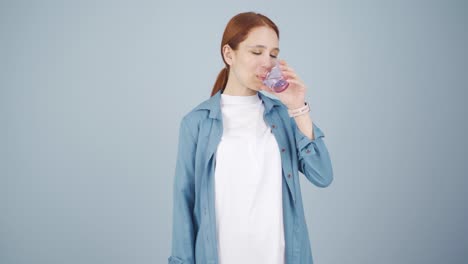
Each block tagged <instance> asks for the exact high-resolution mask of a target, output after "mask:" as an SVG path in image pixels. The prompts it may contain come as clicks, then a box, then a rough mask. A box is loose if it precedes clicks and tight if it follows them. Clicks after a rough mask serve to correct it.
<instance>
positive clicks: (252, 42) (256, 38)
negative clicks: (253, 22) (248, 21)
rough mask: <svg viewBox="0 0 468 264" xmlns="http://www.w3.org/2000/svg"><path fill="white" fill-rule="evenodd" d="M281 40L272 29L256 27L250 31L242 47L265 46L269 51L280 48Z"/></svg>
mask: <svg viewBox="0 0 468 264" xmlns="http://www.w3.org/2000/svg"><path fill="white" fill-rule="evenodd" d="M278 44H279V40H278V36H277V35H276V32H275V31H274V30H273V29H271V28H270V27H256V28H253V29H252V30H250V32H249V34H248V35H247V38H246V39H245V40H244V41H243V42H242V43H240V45H241V46H244V47H249V46H265V47H266V48H267V49H273V48H278Z"/></svg>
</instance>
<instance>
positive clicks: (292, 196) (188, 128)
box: [169, 91, 333, 264]
mask: <svg viewBox="0 0 468 264" xmlns="http://www.w3.org/2000/svg"><path fill="white" fill-rule="evenodd" d="M258 95H259V97H260V98H261V100H262V101H263V104H264V106H265V112H264V120H265V122H266V124H267V125H268V126H269V127H270V128H271V131H272V133H273V135H274V136H275V138H276V141H277V142H278V146H279V149H278V151H279V152H280V154H281V164H282V175H283V180H282V182H283V184H282V186H283V187H282V193H283V195H282V197H283V223H284V237H285V258H286V263H287V264H310V263H312V253H311V248H310V242H309V236H308V231H307V224H306V221H305V217H304V208H303V204H302V196H301V190H300V185H299V172H301V173H302V174H303V175H305V177H306V178H307V179H308V180H309V181H310V182H312V183H313V184H315V185H316V186H318V187H327V186H328V185H330V183H331V182H332V180H333V171H332V165H331V161H330V157H329V154H328V150H327V147H326V146H325V143H324V141H323V137H324V135H323V133H322V131H321V130H320V129H319V128H318V127H317V126H316V125H315V124H314V125H313V130H314V136H315V138H314V140H310V139H309V138H308V137H306V136H305V135H304V134H303V133H302V132H301V131H300V130H299V129H298V127H297V125H296V122H295V120H294V118H292V117H289V115H288V112H287V108H286V107H285V106H284V105H283V104H282V103H281V102H280V101H279V100H275V99H272V98H270V97H268V96H266V95H264V94H262V93H258ZM220 99H221V91H219V92H218V93H216V94H215V95H213V96H212V97H211V98H209V99H208V100H206V101H204V102H203V103H201V104H200V105H198V106H197V107H195V108H194V109H193V110H192V111H190V112H189V113H188V114H187V115H186V116H184V118H183V119H182V122H181V124H180V131H179V146H178V154H177V163H176V169H175V178H174V190H173V192H174V197H173V203H174V204H173V231H172V254H171V256H170V257H169V264H182V263H183V264H189V263H190V264H194V263H197V264H218V253H217V241H216V216H215V197H214V181H215V179H214V171H215V166H216V149H217V147H218V144H219V142H220V140H221V136H222V134H223V126H222V124H223V123H222V112H221V105H220Z"/></svg>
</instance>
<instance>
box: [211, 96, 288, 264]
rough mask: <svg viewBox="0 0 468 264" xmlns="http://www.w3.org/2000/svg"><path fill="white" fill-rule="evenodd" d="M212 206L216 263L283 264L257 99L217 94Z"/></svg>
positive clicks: (267, 134)
mask: <svg viewBox="0 0 468 264" xmlns="http://www.w3.org/2000/svg"><path fill="white" fill-rule="evenodd" d="M221 111H222V114H223V136H222V138H221V142H220V144H219V145H218V149H217V152H216V167H215V206H216V210H215V211H216V230H217V241H218V253H219V263H220V264H240V263H242V264H258V263H268V264H284V263H285V261H284V248H285V243H284V227H283V203H282V169H281V156H280V151H279V148H278V144H277V142H276V139H275V137H274V135H273V134H272V133H271V129H270V128H269V127H268V126H267V125H266V123H265V121H264V119H263V113H264V106H263V103H262V100H261V99H260V98H259V97H258V95H253V96H231V95H225V94H221Z"/></svg>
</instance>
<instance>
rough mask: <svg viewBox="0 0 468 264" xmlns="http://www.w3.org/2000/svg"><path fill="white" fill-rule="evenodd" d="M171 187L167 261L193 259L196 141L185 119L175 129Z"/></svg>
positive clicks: (175, 261) (180, 263)
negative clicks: (169, 243) (175, 142)
mask: <svg viewBox="0 0 468 264" xmlns="http://www.w3.org/2000/svg"><path fill="white" fill-rule="evenodd" d="M178 144H179V145H178V152H177V162H176V169H175V177H174V186H173V187H174V189H173V212H172V215H173V218H172V254H171V256H170V257H169V259H168V262H169V264H182V263H184V264H185V263H195V260H194V255H195V254H194V252H195V236H196V234H197V227H196V225H195V222H194V215H193V208H194V203H195V180H194V177H195V176H194V173H195V151H196V141H195V138H194V136H193V135H192V134H191V133H190V130H189V129H188V127H187V124H186V122H184V120H182V122H181V124H180V129H179V143H178Z"/></svg>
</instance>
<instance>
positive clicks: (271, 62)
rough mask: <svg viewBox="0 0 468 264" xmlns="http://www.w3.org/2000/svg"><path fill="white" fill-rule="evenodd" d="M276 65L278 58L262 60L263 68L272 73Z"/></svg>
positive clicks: (268, 56)
mask: <svg viewBox="0 0 468 264" xmlns="http://www.w3.org/2000/svg"><path fill="white" fill-rule="evenodd" d="M275 64H276V58H272V57H271V56H270V55H267V57H264V58H263V60H262V68H264V69H266V70H267V71H270V70H271V69H272V68H273V67H274V66H275Z"/></svg>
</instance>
